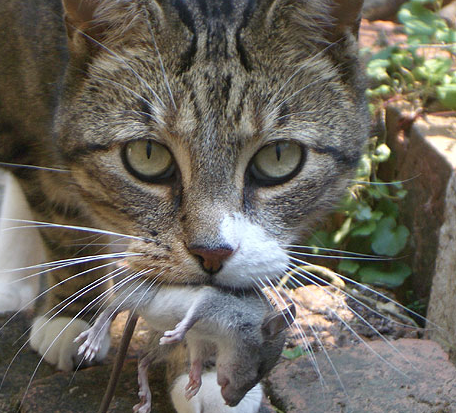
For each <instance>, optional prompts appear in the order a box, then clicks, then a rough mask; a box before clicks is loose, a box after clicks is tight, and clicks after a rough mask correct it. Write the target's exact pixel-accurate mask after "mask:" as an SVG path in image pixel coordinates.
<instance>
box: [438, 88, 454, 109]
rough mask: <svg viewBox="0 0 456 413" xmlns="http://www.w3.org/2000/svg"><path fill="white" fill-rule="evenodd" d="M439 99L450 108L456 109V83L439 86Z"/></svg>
mask: <svg viewBox="0 0 456 413" xmlns="http://www.w3.org/2000/svg"><path fill="white" fill-rule="evenodd" d="M437 97H438V98H439V101H440V102H441V103H442V104H443V105H445V106H446V107H447V108H449V109H456V84H449V85H444V86H437Z"/></svg>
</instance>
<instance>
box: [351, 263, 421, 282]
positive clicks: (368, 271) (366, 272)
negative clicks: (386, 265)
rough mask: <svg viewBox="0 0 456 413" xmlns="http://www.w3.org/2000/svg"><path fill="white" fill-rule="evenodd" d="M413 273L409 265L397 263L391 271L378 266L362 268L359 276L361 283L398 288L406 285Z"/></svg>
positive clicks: (392, 266)
mask: <svg viewBox="0 0 456 413" xmlns="http://www.w3.org/2000/svg"><path fill="white" fill-rule="evenodd" d="M411 273H412V270H411V269H410V267H409V266H408V265H407V264H405V263H403V262H395V263H393V264H392V265H391V269H389V270H382V269H380V268H379V267H378V266H366V267H364V268H361V270H360V271H359V276H360V278H361V282H363V283H366V284H372V285H378V286H384V287H388V288H397V287H400V286H401V285H402V284H403V283H404V281H405V280H406V279H407V277H408V276H409V275H410V274H411Z"/></svg>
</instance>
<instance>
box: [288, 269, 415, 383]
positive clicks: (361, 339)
mask: <svg viewBox="0 0 456 413" xmlns="http://www.w3.org/2000/svg"><path fill="white" fill-rule="evenodd" d="M290 271H291V272H293V273H295V274H297V275H302V274H300V273H299V272H297V271H296V270H295V269H293V268H290ZM305 272H306V273H308V274H309V275H310V276H312V277H313V276H314V275H313V274H312V273H310V272H308V271H305ZM290 277H292V278H293V280H294V281H295V282H296V283H298V285H300V286H301V287H303V288H305V289H306V290H308V288H307V286H306V285H305V284H303V283H302V282H301V281H299V279H297V278H296V277H293V276H292V275H290ZM307 280H308V281H309V282H311V283H312V284H314V285H316V286H317V287H318V288H320V289H322V290H323V291H324V292H325V293H326V294H328V295H330V296H331V297H333V298H334V299H335V300H338V301H339V302H340V299H338V298H337V297H336V296H335V295H334V294H333V293H331V292H330V291H329V290H328V289H326V288H325V287H323V286H321V285H319V284H318V283H317V282H315V281H313V280H312V279H311V278H307ZM325 307H326V308H327V309H328V310H329V311H330V312H331V313H332V314H333V315H335V316H336V317H337V318H338V319H339V320H340V321H341V322H342V324H343V325H344V326H345V327H346V328H347V329H348V330H349V331H350V332H351V333H352V334H353V335H354V336H355V337H356V338H357V339H358V340H359V341H360V342H361V343H363V344H364V345H365V346H366V348H367V349H369V351H371V352H372V354H374V355H375V356H376V357H377V358H379V359H380V360H381V361H383V362H384V363H385V364H387V365H388V366H390V367H391V368H392V369H393V370H395V371H396V372H398V373H399V374H401V375H402V376H404V377H406V378H409V376H408V375H407V374H406V373H404V372H403V371H401V370H400V369H399V368H397V367H396V366H395V365H394V364H392V363H391V362H389V361H388V360H387V359H386V358H385V357H383V356H382V355H381V354H380V353H378V352H377V351H375V350H374V349H373V348H372V346H370V345H369V344H368V343H367V341H366V340H364V339H363V338H362V337H361V336H360V335H359V334H358V333H357V332H356V331H355V330H354V329H353V328H352V327H351V326H350V324H349V323H347V321H345V320H344V319H343V317H341V316H340V315H339V314H338V313H337V311H334V310H333V309H332V308H331V307H329V306H328V305H325ZM350 311H351V312H352V313H353V314H354V315H355V316H356V317H358V318H359V319H360V320H362V321H363V322H364V323H365V324H366V325H368V326H369V327H370V328H371V329H372V331H374V332H375V333H376V334H377V335H378V336H379V337H380V338H381V339H382V340H383V341H385V343H387V345H388V346H389V347H390V348H391V349H392V350H393V351H394V352H396V353H397V354H399V355H400V356H401V357H402V358H403V359H404V360H405V361H407V362H408V363H409V364H410V365H413V364H412V363H410V361H408V360H407V358H406V357H405V356H404V355H403V354H402V353H401V352H400V351H399V350H398V349H397V348H396V347H395V346H394V345H393V344H392V343H391V342H390V341H389V340H388V339H386V338H385V337H384V336H383V335H382V334H381V333H380V332H379V331H378V330H377V329H376V328H375V327H373V326H372V325H371V324H370V323H368V322H367V321H366V320H365V319H364V318H363V317H362V316H361V315H359V314H358V313H357V312H356V311H355V310H353V309H352V308H350Z"/></svg>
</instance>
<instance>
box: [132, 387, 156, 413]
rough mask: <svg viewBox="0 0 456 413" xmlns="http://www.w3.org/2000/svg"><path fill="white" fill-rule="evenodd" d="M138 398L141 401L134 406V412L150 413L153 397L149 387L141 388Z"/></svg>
mask: <svg viewBox="0 0 456 413" xmlns="http://www.w3.org/2000/svg"><path fill="white" fill-rule="evenodd" d="M138 396H139V397H140V399H141V401H140V402H139V403H138V404H135V405H134V406H133V411H134V412H135V413H149V412H150V411H151V409H152V395H151V393H150V390H149V387H148V386H147V387H145V388H140V389H139V392H138Z"/></svg>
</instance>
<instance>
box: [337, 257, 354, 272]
mask: <svg viewBox="0 0 456 413" xmlns="http://www.w3.org/2000/svg"><path fill="white" fill-rule="evenodd" d="M337 268H338V270H339V271H340V272H343V273H344V274H348V275H355V274H356V272H357V271H358V270H359V268H360V265H359V264H358V263H357V262H355V261H353V260H344V259H342V260H341V261H340V262H339V265H338V266H337Z"/></svg>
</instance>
